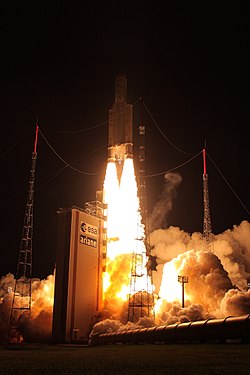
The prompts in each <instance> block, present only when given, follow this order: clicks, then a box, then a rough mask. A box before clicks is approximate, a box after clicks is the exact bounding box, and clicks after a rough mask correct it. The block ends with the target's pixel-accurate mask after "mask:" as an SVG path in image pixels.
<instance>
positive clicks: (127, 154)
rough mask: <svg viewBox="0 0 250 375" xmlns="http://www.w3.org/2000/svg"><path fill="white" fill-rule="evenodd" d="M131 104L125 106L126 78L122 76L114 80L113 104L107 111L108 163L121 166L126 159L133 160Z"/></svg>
mask: <svg viewBox="0 0 250 375" xmlns="http://www.w3.org/2000/svg"><path fill="white" fill-rule="evenodd" d="M132 107H133V106H132V104H127V78H126V76H124V75H120V76H117V77H116V80H115V102H114V104H113V105H112V108H111V109H110V110H109V127H108V161H113V162H115V163H116V164H117V166H119V165H121V166H122V165H123V162H124V160H125V159H126V158H133V143H132V122H133V108H132Z"/></svg>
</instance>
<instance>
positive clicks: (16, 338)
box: [8, 124, 38, 343]
mask: <svg viewBox="0 0 250 375" xmlns="http://www.w3.org/2000/svg"><path fill="white" fill-rule="evenodd" d="M37 136H38V125H37V124H36V135H35V145H34V151H33V152H32V160H31V169H30V178H29V186H28V197H27V203H26V208H25V215H24V224H23V230H22V236H21V241H20V248H19V255H18V263H17V271H16V275H15V286H14V293H13V299H12V307H11V315H10V322H9V331H8V340H9V342H15V343H19V342H20V341H21V334H20V316H21V315H22V314H23V313H28V314H30V312H31V278H32V238H33V200H34V182H35V170H36V159H37V152H36V146H37Z"/></svg>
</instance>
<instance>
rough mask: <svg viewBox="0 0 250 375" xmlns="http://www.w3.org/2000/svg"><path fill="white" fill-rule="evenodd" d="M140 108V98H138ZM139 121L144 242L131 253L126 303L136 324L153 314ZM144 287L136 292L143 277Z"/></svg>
mask: <svg viewBox="0 0 250 375" xmlns="http://www.w3.org/2000/svg"><path fill="white" fill-rule="evenodd" d="M140 103H141V108H142V98H140ZM140 112H141V119H140V125H139V183H138V193H139V198H140V213H141V219H142V224H143V225H144V233H145V234H144V239H140V240H141V241H143V242H144V246H142V251H141V252H138V251H136V249H135V251H133V253H132V265H131V276H130V294H129V301H128V321H131V322H137V321H138V320H139V318H140V317H143V316H146V317H150V318H153V319H154V317H155V314H154V294H153V282H152V268H151V267H150V257H151V247H150V243H149V236H148V225H147V224H148V221H147V194H146V181H145V125H143V121H142V110H141V111H140ZM144 259H148V263H147V266H146V267H145V265H144ZM145 273H146V285H144V288H143V289H142V290H139V291H138V290H137V285H138V284H139V280H140V279H141V278H143V277H144V276H145Z"/></svg>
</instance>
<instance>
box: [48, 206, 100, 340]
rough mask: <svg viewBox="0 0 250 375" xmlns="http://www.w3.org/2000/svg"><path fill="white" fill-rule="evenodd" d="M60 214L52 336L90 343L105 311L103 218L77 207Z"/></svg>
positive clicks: (59, 212)
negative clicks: (103, 303)
mask: <svg viewBox="0 0 250 375" xmlns="http://www.w3.org/2000/svg"><path fill="white" fill-rule="evenodd" d="M96 212H98V210H96ZM96 212H95V215H96ZM99 212H100V211H99ZM58 214H59V227H58V247H57V254H56V276H55V299H54V311H53V328H52V337H53V341H55V342H87V341H88V335H89V333H90V332H91V330H92V327H93V324H94V323H96V321H97V320H98V317H99V315H100V311H101V308H102V298H103V296H102V271H103V268H104V267H105V255H106V253H105V250H106V246H105V229H104V219H103V216H102V215H100V216H93V215H92V214H91V210H90V209H89V210H87V211H85V210H83V209H80V208H78V207H72V208H70V209H60V210H59V211H58Z"/></svg>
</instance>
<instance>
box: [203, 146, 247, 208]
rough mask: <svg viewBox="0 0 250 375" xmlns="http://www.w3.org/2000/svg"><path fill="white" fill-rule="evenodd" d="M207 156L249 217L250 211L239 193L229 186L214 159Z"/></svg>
mask: <svg viewBox="0 0 250 375" xmlns="http://www.w3.org/2000/svg"><path fill="white" fill-rule="evenodd" d="M207 156H208V157H209V159H210V160H211V162H212V163H213V165H214V166H215V168H216V169H217V171H218V172H219V174H220V175H221V177H222V178H223V180H224V181H225V182H226V184H227V186H228V187H229V188H230V190H231V191H232V192H233V194H234V195H235V197H236V198H237V199H238V201H239V202H240V204H241V205H242V207H243V208H244V209H245V210H246V212H247V213H248V215H250V212H249V210H248V209H247V207H246V206H245V205H244V203H243V202H242V201H241V199H240V198H239V196H238V195H237V193H236V192H235V190H234V189H233V188H232V186H231V185H230V184H229V182H228V181H227V179H226V178H225V176H224V175H223V174H222V172H221V171H220V169H219V168H218V167H217V165H216V164H215V162H214V161H213V159H212V158H211V157H210V156H209V154H208V153H207Z"/></svg>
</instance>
